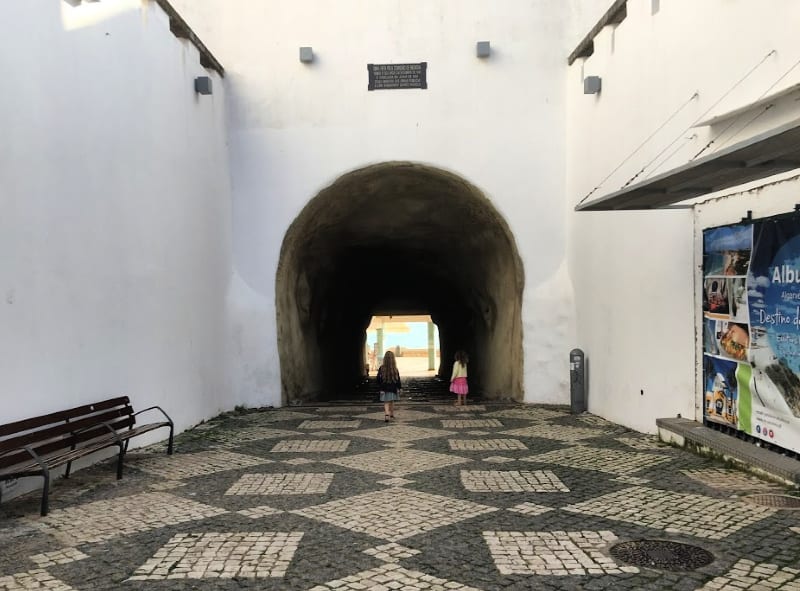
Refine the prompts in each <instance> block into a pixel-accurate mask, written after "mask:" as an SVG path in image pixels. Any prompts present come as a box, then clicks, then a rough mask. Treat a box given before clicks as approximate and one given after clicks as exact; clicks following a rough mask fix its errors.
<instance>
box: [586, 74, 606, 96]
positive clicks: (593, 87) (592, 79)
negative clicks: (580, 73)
mask: <svg viewBox="0 0 800 591" xmlns="http://www.w3.org/2000/svg"><path fill="white" fill-rule="evenodd" d="M601 87H602V83H601V80H600V76H586V78H584V79H583V94H597V93H598V92H600V89H601Z"/></svg>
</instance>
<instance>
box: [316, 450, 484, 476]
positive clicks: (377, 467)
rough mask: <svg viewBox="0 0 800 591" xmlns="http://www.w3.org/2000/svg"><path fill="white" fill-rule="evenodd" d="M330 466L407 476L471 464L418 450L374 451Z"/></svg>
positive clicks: (339, 459)
mask: <svg viewBox="0 0 800 591" xmlns="http://www.w3.org/2000/svg"><path fill="white" fill-rule="evenodd" d="M327 461H328V463H330V464H337V465H339V466H346V467H348V468H355V469H357V470H365V471H367V472H375V473H376V474H385V475H387V476H406V475H408V474H416V473H417V472H424V471H425V470H435V469H437V468H443V467H445V466H452V465H455V464H463V463H466V462H469V461H470V460H469V459H467V458H461V457H458V456H450V455H445V454H439V453H433V452H429V451H422V450H417V449H398V450H388V449H387V450H384V451H373V452H370V453H366V454H359V455H356V456H346V457H342V458H334V459H332V460H327Z"/></svg>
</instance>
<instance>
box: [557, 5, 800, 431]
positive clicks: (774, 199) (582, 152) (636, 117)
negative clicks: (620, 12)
mask: <svg viewBox="0 0 800 591" xmlns="http://www.w3.org/2000/svg"><path fill="white" fill-rule="evenodd" d="M627 7H628V17H627V19H626V20H624V21H623V22H622V23H621V24H620V25H619V26H618V27H606V28H605V29H603V31H602V32H601V33H600V34H599V35H598V36H597V37H596V38H595V51H594V54H593V55H592V56H591V57H589V58H587V59H585V60H579V61H578V62H576V63H575V64H574V65H573V66H572V67H571V68H570V69H569V73H568V76H567V94H568V117H567V120H568V125H567V145H568V160H567V162H568V164H567V179H568V180H567V184H566V190H567V198H566V202H567V207H568V209H569V210H570V211H569V213H568V216H567V218H568V228H569V230H568V232H569V245H570V246H569V261H570V267H569V269H570V275H571V277H572V279H573V281H574V282H575V288H576V307H577V324H578V341H579V344H580V345H579V346H581V347H582V348H584V349H585V350H586V352H587V356H588V357H589V359H590V364H591V372H590V385H589V388H590V394H589V409H590V411H592V412H595V413H597V414H601V415H602V416H604V417H607V418H609V419H611V420H614V421H617V422H620V423H623V424H625V425H628V426H630V427H633V428H636V429H639V430H641V431H648V432H655V418H657V417H669V416H675V415H676V414H679V413H680V414H682V415H683V416H685V417H693V418H701V417H702V407H701V406H699V401H700V394H699V392H700V386H699V382H697V379H698V378H697V374H696V372H697V366H696V363H697V356H698V354H699V349H698V347H699V342H698V337H697V335H698V334H700V333H698V332H696V330H697V326H699V325H697V324H696V323H697V322H698V319H697V316H698V314H697V311H698V310H699V309H700V304H699V300H698V299H697V298H698V297H699V296H697V295H696V294H697V293H699V292H698V288H697V285H698V283H697V281H698V277H699V275H698V271H697V269H698V267H699V266H700V265H701V262H702V229H703V228H704V227H707V226H713V225H719V224H724V223H730V222H733V221H737V220H738V219H740V218H741V217H742V216H743V215H745V212H746V210H747V209H753V210H754V215H755V213H756V212H755V210H764V211H768V212H770V213H777V212H780V211H788V210H791V209H792V205H793V203H794V202H795V201H797V196H796V195H797V193H798V188H800V187H798V184H797V182H796V181H795V182H787V183H783V184H781V185H780V187H781V188H780V189H772V188H771V189H769V190H767V189H765V190H764V191H760V192H757V193H747V194H743V195H740V196H738V197H735V198H728V199H722V200H718V199H710V200H709V201H707V202H706V203H704V204H703V205H701V206H698V208H697V211H696V212H692V210H670V211H658V212H635V213H625V212H608V213H588V212H582V213H575V212H574V211H572V209H573V207H574V206H575V205H576V204H577V203H578V202H579V201H581V199H583V198H584V197H585V196H586V195H587V194H589V193H590V192H592V191H593V190H594V192H593V193H592V195H591V197H589V199H594V198H598V197H600V196H602V195H605V194H608V193H611V192H614V191H616V190H618V189H619V188H621V187H622V186H623V185H624V184H625V183H626V182H627V181H629V180H630V179H635V180H634V181H633V182H639V181H641V180H644V179H645V178H647V177H648V176H650V175H652V174H661V173H663V172H665V171H667V170H669V169H670V168H673V167H675V166H679V165H683V164H685V163H686V162H687V161H688V160H689V159H690V158H692V157H694V155H695V154H697V153H698V152H699V151H700V150H702V149H703V148H704V146H706V145H707V144H708V143H709V142H710V141H711V140H714V142H713V143H712V144H711V146H710V147H709V148H708V149H707V150H706V151H705V152H704V155H707V154H710V153H712V152H713V151H715V150H718V149H720V148H723V147H728V146H730V145H732V144H734V143H737V142H740V141H743V140H745V139H747V138H748V137H751V136H753V135H755V134H757V133H760V132H762V131H764V130H768V129H770V128H774V127H775V126H777V125H780V124H782V123H785V122H788V121H791V120H793V119H796V118H798V117H800V105H798V103H797V101H796V100H789V101H786V100H782V101H780V102H777V103H775V106H774V107H773V108H771V109H769V110H764V109H761V108H759V109H756V110H754V111H751V112H749V113H746V114H744V115H743V116H741V117H739V118H733V119H731V120H728V121H724V122H721V123H720V124H718V125H715V126H711V127H709V126H701V127H695V128H692V127H691V126H692V125H693V124H695V123H697V122H699V121H701V120H703V119H706V118H709V117H712V116H715V115H721V114H724V113H726V112H729V111H731V110H733V109H736V108H739V107H742V106H746V105H748V104H751V103H752V102H753V101H754V100H757V99H759V98H760V97H762V96H769V95H771V94H772V93H775V92H777V91H779V90H781V89H784V88H787V87H789V86H791V85H792V84H796V83H798V82H800V67H793V66H797V60H798V59H800V52H799V51H798V49H797V43H796V35H795V33H794V30H793V26H792V25H791V23H796V22H800V4H798V3H796V2H793V1H791V0H776V2H775V3H773V4H770V9H769V10H764V9H763V6H761V5H759V4H758V3H753V2H749V1H748V0H709V1H706V2H696V1H693V0H671V1H670V2H660V9H659V10H658V12H655V13H653V10H652V7H653V3H652V2H651V1H650V0H628V3H627ZM584 75H598V76H601V77H602V84H603V89H602V92H601V93H600V94H599V95H584V94H583V93H582V78H583V76H584ZM695 93H697V96H696V97H694V98H692V97H693V95H694V94H695ZM794 98H796V97H794ZM762 111H764V112H763V113H762ZM732 192H735V191H732ZM792 193H794V197H792ZM698 201H703V200H702V199H701V200H698ZM641 391H643V392H644V394H641Z"/></svg>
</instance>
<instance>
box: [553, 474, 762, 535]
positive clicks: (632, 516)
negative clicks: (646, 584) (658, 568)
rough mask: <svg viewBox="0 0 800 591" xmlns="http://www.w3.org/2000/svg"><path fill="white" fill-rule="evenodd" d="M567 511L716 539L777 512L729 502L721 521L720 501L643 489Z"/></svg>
mask: <svg viewBox="0 0 800 591" xmlns="http://www.w3.org/2000/svg"><path fill="white" fill-rule="evenodd" d="M564 510H565V511H571V512H574V513H582V514H585V515H596V516H600V517H604V518H606V519H612V520H615V521H625V522H628V523H635V524H637V525H643V526H646V527H651V528H654V529H661V530H663V531H665V532H669V533H682V534H688V535H692V536H696V537H698V538H710V539H715V540H719V539H723V538H726V537H728V536H729V535H731V534H733V533H734V532H737V531H739V530H740V529H742V528H744V527H747V526H749V525H751V524H753V523H756V522H758V521H761V520H762V519H766V518H767V517H770V516H771V515H773V514H774V513H775V510H773V509H770V508H768V507H758V506H755V505H752V504H747V503H742V502H739V501H734V500H726V501H725V505H724V507H723V508H722V511H723V512H724V515H725V519H723V520H721V519H720V518H719V515H718V512H719V511H720V500H719V499H715V498H712V497H706V496H702V495H695V494H682V493H676V492H672V491H667V490H658V489H653V488H645V487H641V486H639V487H633V488H627V489H624V490H622V491H618V492H614V493H611V494H607V495H603V496H600V497H596V498H594V499H592V500H590V501H585V502H583V503H578V504H575V505H570V506H568V507H565V508H564Z"/></svg>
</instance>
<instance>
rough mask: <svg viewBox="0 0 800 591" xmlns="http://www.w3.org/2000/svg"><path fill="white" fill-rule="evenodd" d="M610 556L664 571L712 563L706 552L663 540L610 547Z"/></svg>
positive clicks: (709, 554)
mask: <svg viewBox="0 0 800 591" xmlns="http://www.w3.org/2000/svg"><path fill="white" fill-rule="evenodd" d="M611 556H613V557H614V558H616V559H617V560H619V561H620V562H625V563H627V564H632V565H634V566H646V567H650V568H661V569H665V570H694V569H696V568H700V567H701V566H706V565H707V564H711V563H712V562H714V556H713V555H712V554H711V553H710V552H708V551H707V550H703V549H702V548H700V547H698V546H690V545H689V544H680V543H678V542H668V541H665V540H635V541H632V542H621V543H619V544H616V545H614V546H612V547H611Z"/></svg>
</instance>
